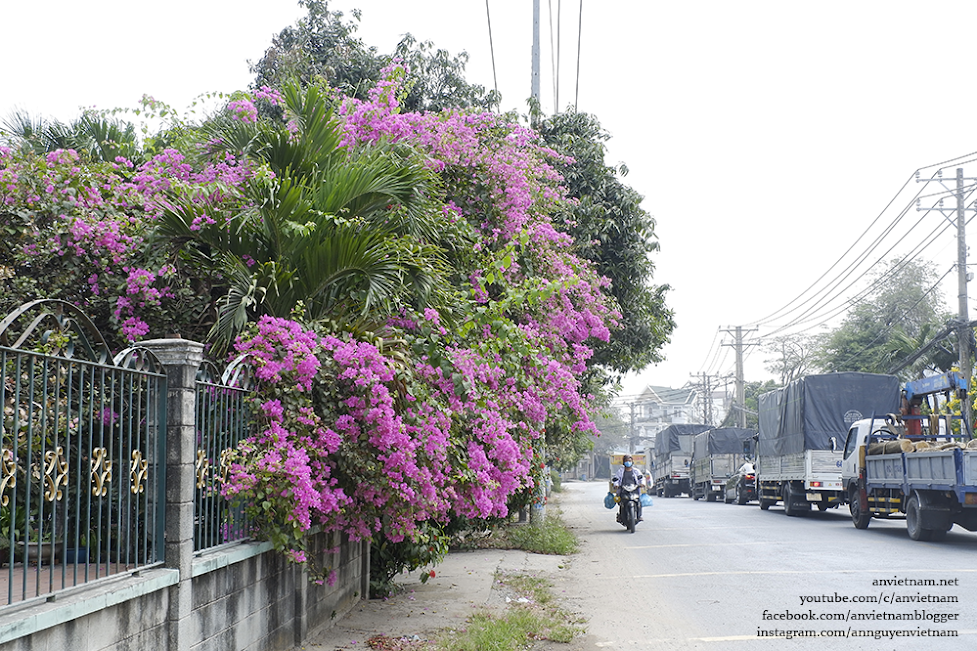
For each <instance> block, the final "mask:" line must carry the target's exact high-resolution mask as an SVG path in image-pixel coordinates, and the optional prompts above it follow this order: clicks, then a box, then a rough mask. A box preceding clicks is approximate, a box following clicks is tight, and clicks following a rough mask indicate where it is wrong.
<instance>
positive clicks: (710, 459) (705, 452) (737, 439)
mask: <svg viewBox="0 0 977 651" xmlns="http://www.w3.org/2000/svg"><path fill="white" fill-rule="evenodd" d="M755 433H756V432H754V430H752V429H746V428H741V427H717V428H715V429H710V430H707V431H705V432H702V433H701V434H696V435H695V437H694V438H693V439H692V470H691V472H690V474H689V483H690V485H691V490H692V499H695V500H698V499H700V498H703V497H704V498H706V500H707V501H709V502H715V501H716V499H717V498H718V499H723V498H724V492H725V490H726V480H727V479H729V478H730V477H732V476H733V473H735V472H736V470H737V469H738V468H739V467H740V466H741V465H743V463H744V462H746V461H748V460H750V459H752V458H753V447H754V445H755V443H754V440H753V436H754V434H755Z"/></svg>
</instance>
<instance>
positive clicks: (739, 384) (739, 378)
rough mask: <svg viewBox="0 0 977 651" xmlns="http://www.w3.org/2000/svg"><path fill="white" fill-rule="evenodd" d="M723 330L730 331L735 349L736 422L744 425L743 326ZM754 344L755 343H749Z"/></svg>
mask: <svg viewBox="0 0 977 651" xmlns="http://www.w3.org/2000/svg"><path fill="white" fill-rule="evenodd" d="M756 330H757V329H756V328H751V329H750V330H746V331H745V332H756ZM724 332H732V334H733V337H734V340H733V343H732V344H723V346H730V345H732V346H733V348H734V349H735V351H736V411H737V412H738V413H739V417H738V418H737V422H738V423H739V426H740V427H746V380H745V377H744V376H745V372H744V371H743V332H744V330H743V326H736V327H735V328H734V330H733V331H730V330H729V328H727V329H726V330H725V331H724ZM750 345H755V344H750Z"/></svg>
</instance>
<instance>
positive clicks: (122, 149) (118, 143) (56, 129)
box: [3, 111, 141, 162]
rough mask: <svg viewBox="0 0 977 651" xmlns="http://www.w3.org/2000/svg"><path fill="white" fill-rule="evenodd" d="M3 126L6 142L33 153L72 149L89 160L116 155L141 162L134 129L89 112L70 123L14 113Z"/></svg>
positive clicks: (110, 157) (111, 159)
mask: <svg viewBox="0 0 977 651" xmlns="http://www.w3.org/2000/svg"><path fill="white" fill-rule="evenodd" d="M3 127H4V135H5V136H6V140H8V141H9V142H10V143H11V144H13V145H14V146H17V147H22V148H25V149H28V150H30V151H33V152H34V153H36V154H45V153H48V152H52V151H55V150H57V149H74V150H75V151H76V152H78V153H79V154H80V155H82V156H84V157H86V158H88V159H90V160H101V161H107V162H112V161H114V160H115V159H116V158H117V157H119V156H123V157H125V158H128V159H129V160H133V161H135V162H139V161H140V159H141V153H140V146H139V142H138V139H137V137H136V130H135V127H134V126H133V125H132V124H131V123H129V122H123V121H121V120H110V119H108V118H106V117H104V116H101V115H99V114H97V113H95V112H93V111H86V112H85V113H83V114H82V116H81V117H80V118H78V119H77V120H75V121H73V122H71V123H70V124H65V123H63V122H59V121H57V120H50V121H49V120H45V119H44V118H42V117H39V116H34V115H31V114H29V113H27V112H26V111H15V112H14V113H13V114H11V115H10V116H9V117H8V118H7V119H5V120H4V122H3Z"/></svg>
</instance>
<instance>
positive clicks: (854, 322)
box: [815, 260, 948, 373]
mask: <svg viewBox="0 0 977 651" xmlns="http://www.w3.org/2000/svg"><path fill="white" fill-rule="evenodd" d="M947 319H948V315H947V312H946V308H945V306H944V302H943V297H942V294H941V293H940V292H939V288H938V274H937V273H936V271H935V270H934V266H933V264H931V263H926V262H920V261H918V260H896V261H891V262H887V263H883V264H882V266H881V267H880V268H879V269H878V271H877V272H876V273H874V274H872V276H871V284H870V285H869V287H868V288H867V289H866V290H865V292H864V293H863V298H862V300H861V302H859V303H858V304H857V305H855V306H854V307H853V308H852V309H851V310H850V311H849V313H848V315H847V316H846V317H845V320H844V322H843V323H842V324H841V326H839V327H838V328H836V329H835V330H834V331H832V332H830V333H828V334H827V335H825V336H824V337H823V339H822V344H821V347H820V350H819V351H818V353H817V355H816V360H815V362H816V364H817V366H818V367H820V369H821V370H822V371H824V372H827V373H832V372H840V371H863V372H869V373H885V372H887V371H888V369H890V368H891V367H892V366H893V365H894V364H895V363H896V362H898V361H900V360H901V359H902V358H904V356H905V355H906V354H907V348H908V346H909V345H912V344H909V343H908V342H919V341H921V340H922V338H924V337H925V335H926V333H928V332H931V331H933V330H934V329H937V330H938V329H940V328H941V327H942V326H943V324H944V323H946V321H947ZM934 352H935V355H936V356H935V357H934V356H931V357H930V358H928V359H927V360H926V361H925V362H924V364H927V365H937V364H941V363H943V362H940V361H939V359H938V358H939V355H940V353H939V352H938V351H934ZM917 370H919V369H917Z"/></svg>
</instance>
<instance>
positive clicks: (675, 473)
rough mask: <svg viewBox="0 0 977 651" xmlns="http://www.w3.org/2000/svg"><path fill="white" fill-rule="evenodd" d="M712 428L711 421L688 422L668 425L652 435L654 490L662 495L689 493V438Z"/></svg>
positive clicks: (690, 451)
mask: <svg viewBox="0 0 977 651" xmlns="http://www.w3.org/2000/svg"><path fill="white" fill-rule="evenodd" d="M709 429H712V427H711V426H710V425H693V424H689V423H683V424H677V425H669V426H668V427H666V428H665V429H663V430H662V431H660V432H658V435H657V436H656V437H655V458H654V461H653V462H652V466H651V477H652V479H654V481H655V492H656V493H658V495H660V496H662V497H674V496H676V495H681V494H682V493H689V494H691V487H690V485H689V467H690V465H691V463H692V439H693V438H695V435H696V434H701V433H702V432H705V431H706V430H709Z"/></svg>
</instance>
